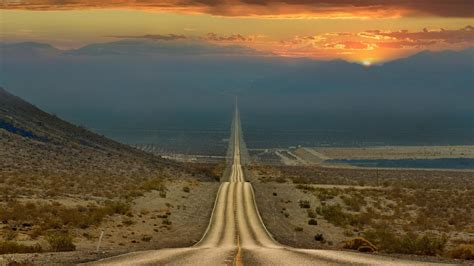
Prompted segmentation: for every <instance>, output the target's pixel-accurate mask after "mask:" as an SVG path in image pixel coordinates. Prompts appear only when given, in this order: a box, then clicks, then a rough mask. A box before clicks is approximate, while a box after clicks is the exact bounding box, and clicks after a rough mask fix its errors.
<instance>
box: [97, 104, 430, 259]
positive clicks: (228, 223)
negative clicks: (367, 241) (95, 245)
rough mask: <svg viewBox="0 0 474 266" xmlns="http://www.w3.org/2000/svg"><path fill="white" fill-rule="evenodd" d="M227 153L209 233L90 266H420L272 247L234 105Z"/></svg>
mask: <svg viewBox="0 0 474 266" xmlns="http://www.w3.org/2000/svg"><path fill="white" fill-rule="evenodd" d="M231 131H232V133H231V138H230V141H229V148H230V151H231V153H230V154H232V158H230V160H229V164H230V163H231V173H230V175H229V177H228V181H226V182H222V184H221V186H220V188H219V192H218V194H217V198H216V201H215V205H214V209H213V211H212V215H211V218H210V221H209V225H208V228H207V230H206V232H205V233H204V236H203V237H202V239H201V240H200V241H199V242H198V243H196V244H195V245H194V246H191V247H187V248H168V249H160V250H153V251H141V252H133V253H127V254H123V255H120V256H116V257H111V258H107V259H103V260H99V261H96V262H94V263H92V264H93V265H341V264H343V265H346V264H351V265H420V264H427V263H423V262H416V261H408V260H401V259H397V258H392V257H384V256H379V255H371V254H365V253H356V252H349V251H337V250H315V249H298V248H292V247H289V246H285V245H282V244H280V243H278V242H277V241H275V239H274V238H273V237H272V235H271V233H270V232H269V231H268V230H267V228H266V227H265V225H264V223H263V221H262V218H261V217H260V214H259V212H258V208H257V205H256V202H255V196H254V191H253V187H252V184H251V183H250V182H247V181H245V176H244V172H243V170H242V164H241V159H242V156H241V152H242V151H243V150H241V148H242V146H243V147H244V148H242V149H245V146H244V145H241V143H243V138H242V133H241V126H240V115H239V110H238V107H237V104H236V108H235V114H234V119H233V123H232V130H231Z"/></svg>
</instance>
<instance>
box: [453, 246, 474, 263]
mask: <svg viewBox="0 0 474 266" xmlns="http://www.w3.org/2000/svg"><path fill="white" fill-rule="evenodd" d="M448 256H449V257H451V258H453V259H462V260H474V244H461V245H459V246H457V247H455V248H453V249H452V250H450V251H449V252H448Z"/></svg>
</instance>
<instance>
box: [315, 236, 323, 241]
mask: <svg viewBox="0 0 474 266" xmlns="http://www.w3.org/2000/svg"><path fill="white" fill-rule="evenodd" d="M314 240H316V241H318V242H322V241H324V236H323V234H316V235H315V236H314Z"/></svg>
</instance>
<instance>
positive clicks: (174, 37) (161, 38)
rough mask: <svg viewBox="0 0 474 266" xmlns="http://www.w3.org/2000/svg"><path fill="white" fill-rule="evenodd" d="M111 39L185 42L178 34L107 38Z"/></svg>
mask: <svg viewBox="0 0 474 266" xmlns="http://www.w3.org/2000/svg"><path fill="white" fill-rule="evenodd" d="M108 37H112V38H120V39H147V40H157V41H177V40H186V39H187V37H186V36H184V35H179V34H167V35H162V34H146V35H114V36H108Z"/></svg>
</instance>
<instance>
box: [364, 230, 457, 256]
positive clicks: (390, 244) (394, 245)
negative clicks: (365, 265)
mask: <svg viewBox="0 0 474 266" xmlns="http://www.w3.org/2000/svg"><path fill="white" fill-rule="evenodd" d="M364 235H365V237H366V238H367V239H368V240H369V241H370V242H372V243H374V244H375V245H376V246H377V247H378V248H379V249H380V250H382V251H385V252H388V253H401V254H416V255H429V256H435V255H440V254H442V253H443V251H444V248H445V246H446V243H447V240H448V239H447V237H446V236H436V235H432V234H425V235H416V234H414V233H407V234H404V235H400V236H398V235H397V234H395V233H394V232H391V231H389V230H388V229H387V228H386V227H380V228H378V229H375V230H368V231H366V232H365V233H364Z"/></svg>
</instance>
